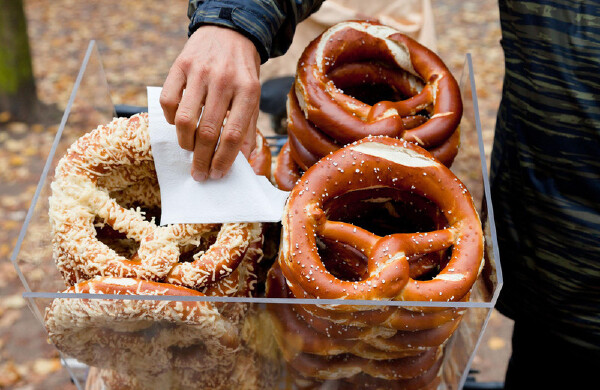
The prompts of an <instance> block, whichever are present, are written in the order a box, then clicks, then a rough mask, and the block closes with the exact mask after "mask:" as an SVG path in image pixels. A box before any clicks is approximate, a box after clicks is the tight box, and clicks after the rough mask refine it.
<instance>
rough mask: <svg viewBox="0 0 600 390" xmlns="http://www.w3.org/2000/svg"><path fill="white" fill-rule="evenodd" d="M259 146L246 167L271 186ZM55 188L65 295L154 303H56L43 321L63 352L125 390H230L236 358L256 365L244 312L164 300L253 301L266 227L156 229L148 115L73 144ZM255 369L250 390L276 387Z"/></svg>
mask: <svg viewBox="0 0 600 390" xmlns="http://www.w3.org/2000/svg"><path fill="white" fill-rule="evenodd" d="M257 145H258V147H257V149H255V151H254V152H253V154H252V155H251V158H250V162H251V165H252V166H253V168H254V170H255V172H256V173H257V174H261V175H265V176H267V177H269V176H270V167H271V163H270V159H271V155H270V150H269V148H268V145H267V143H266V141H265V140H264V138H263V137H262V135H261V134H260V133H259V134H258V136H257ZM51 188H52V196H51V198H50V212H49V215H50V221H51V225H52V234H53V241H52V244H53V256H54V259H55V261H56V265H57V267H58V269H59V270H60V272H61V274H62V276H63V278H64V280H65V282H66V284H67V285H68V286H70V287H69V288H68V289H67V290H66V291H65V292H66V293H94V294H117V295H151V296H155V297H156V300H127V299H123V300H121V299H110V300H109V299H89V300H88V299H66V298H65V299H56V300H54V301H53V303H52V305H51V306H50V307H49V308H48V309H47V311H46V318H45V322H46V327H47V329H48V332H49V338H50V340H51V341H52V342H53V343H54V344H55V345H56V346H57V347H58V348H59V350H61V351H63V352H65V353H67V354H69V355H71V356H73V357H76V358H78V359H79V360H81V361H83V362H85V363H87V364H89V365H92V366H98V367H100V368H102V369H103V373H104V376H107V373H111V375H112V376H115V375H116V376H119V377H121V378H123V377H127V378H129V381H130V382H131V386H130V387H127V388H131V389H134V388H148V383H149V382H148V380H150V378H151V380H154V381H158V380H159V378H162V379H164V380H165V381H167V382H170V383H172V384H173V386H174V387H172V388H197V386H198V383H204V384H207V386H208V387H207V388H215V389H216V388H231V387H232V386H233V387H237V385H238V384H239V383H238V382H236V381H240V380H242V379H244V378H243V375H242V374H241V373H237V374H235V372H236V371H235V370H236V365H239V364H241V363H240V359H241V358H240V356H243V359H246V360H248V359H250V360H249V362H248V365H251V366H255V365H257V364H258V360H259V359H258V358H257V356H255V354H254V353H253V351H250V350H248V348H247V347H246V346H245V344H244V343H243V342H242V337H241V333H242V327H243V326H244V320H245V319H246V317H247V316H248V315H249V312H248V310H249V307H248V305H244V304H241V303H229V304H211V303H206V302H197V301H191V302H186V301H183V302H178V301H176V300H172V299H173V298H170V299H171V300H161V296H165V295H168V296H181V297H190V296H203V295H212V296H253V295H255V291H256V284H257V278H258V277H257V267H258V266H259V263H260V262H261V259H262V258H263V252H262V245H263V226H262V225H261V224H260V223H225V224H175V225H168V226H158V224H157V223H156V218H158V217H159V216H160V192H159V187H158V181H157V178H156V172H155V170H154V164H153V159H152V152H151V148H150V139H149V134H148V117H147V114H138V115H135V116H133V117H131V118H116V119H114V120H113V121H112V122H111V123H109V124H107V125H103V126H100V127H98V128H97V129H95V130H93V131H91V132H89V133H87V134H86V135H84V136H83V137H81V138H80V139H78V140H77V141H76V142H75V143H74V144H73V145H72V146H71V147H70V148H69V149H68V151H67V153H66V154H65V156H64V157H63V158H62V159H61V160H60V161H59V163H58V165H57V168H56V173H55V178H54V181H53V182H52V185H51ZM255 371H256V370H255ZM258 371H261V370H258ZM258 371H257V372H256V374H257V375H256V376H255V379H256V382H257V383H256V386H255V387H256V388H262V387H263V385H264V384H265V383H268V381H273V380H275V378H262V377H260V375H262V374H263V373H264V372H268V370H262V371H264V372H258ZM244 374H246V373H244ZM258 374H260V375H258ZM107 377H110V375H108V376H107ZM259 377H260V378H259ZM174 378H176V380H175V379H174ZM265 380H266V381H267V382H265ZM198 381H200V382H198ZM154 383H156V382H154ZM121 387H122V386H121ZM248 388H253V386H250V387H248Z"/></svg>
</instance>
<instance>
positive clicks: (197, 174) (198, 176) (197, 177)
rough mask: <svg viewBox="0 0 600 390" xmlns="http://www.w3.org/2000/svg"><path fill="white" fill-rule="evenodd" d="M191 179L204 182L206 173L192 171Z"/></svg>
mask: <svg viewBox="0 0 600 390" xmlns="http://www.w3.org/2000/svg"><path fill="white" fill-rule="evenodd" d="M192 177H193V178H194V180H196V181H204V180H206V173H204V172H199V171H194V172H192Z"/></svg>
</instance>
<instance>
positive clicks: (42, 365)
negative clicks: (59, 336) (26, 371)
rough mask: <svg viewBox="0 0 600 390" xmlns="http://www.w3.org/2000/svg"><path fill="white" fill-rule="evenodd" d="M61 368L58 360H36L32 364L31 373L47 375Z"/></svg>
mask: <svg viewBox="0 0 600 390" xmlns="http://www.w3.org/2000/svg"><path fill="white" fill-rule="evenodd" d="M61 368H62V366H61V364H60V359H57V358H54V359H37V360H36V361H34V362H33V372H35V373H36V374H38V375H48V374H50V373H53V372H56V371H58V370H60V369H61Z"/></svg>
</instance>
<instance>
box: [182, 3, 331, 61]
mask: <svg viewBox="0 0 600 390" xmlns="http://www.w3.org/2000/svg"><path fill="white" fill-rule="evenodd" d="M322 2H323V0H304V1H303V0H190V2H189V7H188V17H189V18H190V25H189V31H188V35H192V33H194V31H196V30H197V29H198V28H199V27H200V26H202V25H206V24H211V25H217V26H223V27H229V28H232V29H234V30H236V31H238V32H240V33H241V34H243V35H244V36H246V37H247V38H249V39H250V40H251V41H252V42H253V43H254V45H255V46H256V49H257V50H258V52H259V54H260V58H261V62H262V63H265V62H266V61H267V60H268V59H269V58H271V57H277V56H280V55H282V54H284V53H285V52H286V51H287V49H288V48H289V46H290V44H291V42H292V38H293V37H294V32H295V31H296V25H297V24H298V23H300V22H301V21H303V20H304V19H306V18H307V17H308V16H309V15H310V14H312V13H313V12H315V11H316V10H318V9H319V7H320V6H321V3H322Z"/></svg>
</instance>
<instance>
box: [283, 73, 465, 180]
mask: <svg viewBox="0 0 600 390" xmlns="http://www.w3.org/2000/svg"><path fill="white" fill-rule="evenodd" d="M352 65H356V64H352ZM362 66H364V67H367V68H368V67H369V65H367V64H365V65H362V64H361V67H362ZM357 68H360V67H357ZM336 85H337V84H336ZM287 113H288V127H287V128H288V135H289V138H290V148H291V152H292V156H293V157H294V162H295V163H296V165H297V166H298V168H299V169H303V170H306V169H308V167H310V166H311V165H313V164H315V163H316V162H317V161H318V160H319V159H321V158H322V157H324V156H326V155H327V154H329V153H332V152H334V151H336V150H337V149H339V148H340V147H341V146H343V145H341V144H340V143H339V142H337V141H336V140H335V139H334V138H331V137H330V136H328V135H327V134H326V133H324V132H323V131H321V130H320V129H319V128H317V127H316V126H315V125H314V124H313V123H311V122H310V121H309V120H308V119H307V118H306V117H305V115H304V112H303V111H302V110H301V108H300V105H299V103H298V98H297V96H296V93H295V89H293V88H292V90H291V91H290V93H289V94H288V100H287ZM426 121H427V118H426V117H424V116H422V115H414V116H411V117H410V118H409V119H407V118H403V126H404V128H406V129H412V128H415V127H417V126H419V125H421V124H423V123H425V122H426ZM459 144H460V128H458V127H457V128H456V129H455V130H454V131H453V132H452V133H451V134H450V136H449V137H448V138H447V139H446V140H444V141H443V142H442V143H441V144H440V145H438V146H434V147H429V148H427V149H428V151H429V152H430V153H431V154H432V155H433V156H434V157H435V158H437V159H438V160H440V161H441V162H442V163H443V164H444V165H446V166H447V167H449V166H451V165H452V162H453V161H454V158H455V157H456V154H457V153H458V147H459ZM298 168H297V169H298Z"/></svg>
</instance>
